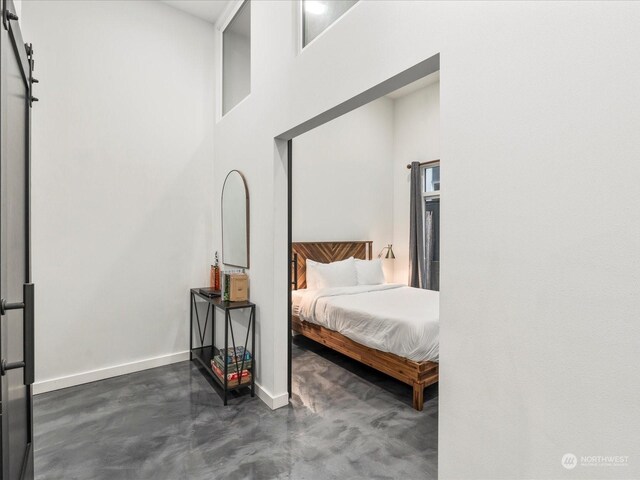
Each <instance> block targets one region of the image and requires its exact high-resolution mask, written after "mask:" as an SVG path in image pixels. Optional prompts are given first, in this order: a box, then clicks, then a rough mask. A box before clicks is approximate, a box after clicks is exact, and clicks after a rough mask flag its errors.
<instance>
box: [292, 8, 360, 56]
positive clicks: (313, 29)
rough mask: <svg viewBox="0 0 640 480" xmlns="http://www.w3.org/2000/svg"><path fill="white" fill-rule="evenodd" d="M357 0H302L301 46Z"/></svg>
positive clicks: (304, 45)
mask: <svg viewBox="0 0 640 480" xmlns="http://www.w3.org/2000/svg"><path fill="white" fill-rule="evenodd" d="M356 3H358V0H324V1H323V0H302V46H303V47H306V46H307V45H309V43H311V41H313V39H314V38H316V37H317V36H318V35H320V34H321V33H322V32H324V31H325V30H326V29H327V28H329V26H330V25H331V24H332V23H334V22H335V21H336V20H338V19H339V18H340V17H341V16H342V15H344V13H345V12H346V11H347V10H349V9H350V8H351V7H353V6H354V5H355V4H356Z"/></svg>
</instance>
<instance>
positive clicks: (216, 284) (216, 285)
mask: <svg viewBox="0 0 640 480" xmlns="http://www.w3.org/2000/svg"><path fill="white" fill-rule="evenodd" d="M213 289H214V290H218V291H220V267H217V266H214V267H213Z"/></svg>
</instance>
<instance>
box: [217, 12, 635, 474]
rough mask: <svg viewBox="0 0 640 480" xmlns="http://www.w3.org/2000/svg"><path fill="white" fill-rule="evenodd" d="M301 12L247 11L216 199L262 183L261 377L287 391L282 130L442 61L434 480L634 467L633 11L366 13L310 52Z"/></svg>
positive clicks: (351, 15)
mask: <svg viewBox="0 0 640 480" xmlns="http://www.w3.org/2000/svg"><path fill="white" fill-rule="evenodd" d="M296 11H297V10H296V5H295V4H293V3H286V2H267V1H265V2H255V3H254V4H253V5H252V17H253V18H252V26H253V31H252V38H251V44H252V80H251V81H252V89H251V95H250V96H249V97H248V98H247V99H246V100H245V101H244V102H242V103H241V104H240V105H239V106H238V107H237V108H235V109H234V110H233V111H232V112H230V113H229V114H228V115H226V116H225V117H224V118H223V119H222V120H221V121H220V122H219V123H217V124H216V126H215V142H214V146H215V164H214V172H215V173H217V175H215V177H214V182H215V188H214V191H219V190H220V188H221V178H224V175H223V174H224V173H226V171H228V170H229V169H232V168H239V169H241V170H242V171H243V173H245V174H246V176H247V179H248V182H249V188H250V195H251V201H252V211H251V239H252V243H251V255H252V257H251V262H252V269H251V272H250V273H251V282H252V283H251V289H252V290H251V292H252V297H253V299H254V300H255V301H256V302H257V303H258V306H259V307H258V323H259V329H258V334H259V337H258V338H259V342H260V351H259V354H258V361H259V362H262V363H261V365H262V367H261V371H260V373H259V382H260V384H261V386H262V387H263V388H264V390H265V391H266V392H268V393H269V394H271V395H272V396H275V397H278V398H285V397H286V393H285V392H286V338H287V322H286V318H287V308H288V305H287V303H286V289H287V283H286V282H287V280H286V278H287V268H288V262H287V252H286V250H287V249H286V218H287V215H286V213H287V209H286V198H287V197H286V149H285V148H284V143H283V142H276V141H274V138H275V137H276V136H278V135H279V134H280V133H281V132H284V131H286V130H288V129H289V128H293V127H294V126H296V125H298V124H300V123H301V122H303V121H305V120H307V119H309V118H311V117H313V116H315V115H317V114H319V113H321V112H323V111H325V110H327V109H329V108H331V107H333V106H334V105H337V104H338V103H340V102H343V101H345V100H347V99H349V98H351V97H353V96H354V95H356V94H358V93H360V92H362V91H364V90H366V89H368V88H370V87H371V86H373V85H376V84H378V83H380V82H382V81H384V80H385V79H387V78H389V77H390V76H392V75H395V74H397V73H398V72H400V71H402V70H404V69H406V68H409V67H411V66H412V65H415V64H416V63H418V62H420V61H422V60H424V59H426V58H429V57H431V56H432V55H434V54H436V53H440V54H441V77H440V78H441V97H440V101H441V147H442V148H441V152H440V153H441V158H442V162H443V163H442V178H443V180H444V181H445V182H446V189H444V190H443V194H442V202H443V203H442V225H441V228H442V251H441V261H442V265H443V268H442V272H441V278H440V285H441V306H440V307H441V350H440V351H441V357H440V358H441V363H440V367H441V377H440V378H441V381H440V422H439V425H440V442H439V453H440V455H439V457H440V458H439V470H440V476H441V478H445V479H451V478H494V479H498V478H505V479H506V478H508V479H514V478H594V477H599V478H621V477H622V478H624V477H626V478H637V477H638V476H640V455H639V454H638V452H640V437H639V436H638V435H637V432H638V431H640V417H639V415H638V410H637V399H638V397H639V396H640V382H638V374H637V371H636V370H637V369H636V365H637V364H638V362H639V361H640V349H638V342H637V339H638V338H639V336H640V323H639V322H638V321H637V319H638V316H639V315H640V297H638V295H637V285H638V282H639V280H640V278H639V276H640V274H639V273H638V272H640V251H639V250H638V248H637V242H638V240H637V239H638V236H639V234H640V213H638V209H637V208H633V206H634V205H637V204H638V202H640V190H638V188H637V184H636V183H637V182H635V181H634V179H636V178H638V177H639V176H640V163H638V162H637V161H636V160H637V158H638V157H639V156H640V143H638V141H637V132H638V130H639V129H640V117H639V116H638V113H637V112H639V111H640V97H639V96H638V95H637V85H638V84H639V83H640V65H639V64H638V62H637V48H635V46H637V45H638V44H639V42H640V30H638V28H637V25H638V24H639V23H640V4H637V3H604V2H603V3H598V2H594V3H584V4H576V3H571V2H569V3H560V2H559V3H550V2H539V3H537V2H532V3H525V2H513V3H502V2H488V3H484V2H473V3H464V4H461V3H449V2H443V3H438V2H406V3H403V2H396V1H394V2H384V1H379V2H359V3H358V4H357V5H356V6H355V7H353V8H352V9H351V10H350V11H349V12H348V13H347V14H346V15H344V16H343V17H342V18H341V20H340V21H339V22H338V23H336V24H334V25H333V26H332V28H331V29H330V31H327V32H326V33H325V34H324V35H323V36H322V38H320V39H318V41H316V42H313V44H311V45H310V46H309V47H308V48H306V49H305V50H304V51H303V52H302V53H301V54H298V53H297V51H298V49H297V47H296V43H295V42H296V39H297V33H296V29H295V25H296V17H295V15H296ZM541 179H544V181H541ZM595 192H599V193H600V192H605V194H606V195H601V196H599V197H594V193H595ZM216 210H217V209H215V210H214V211H216ZM218 216H219V215H218ZM567 452H571V453H574V454H576V455H606V454H619V455H629V456H630V458H629V466H628V467H626V468H607V467H603V468H588V467H577V468H576V469H574V470H571V471H568V470H565V469H564V468H563V467H562V466H561V464H560V459H561V457H562V455H563V454H565V453H567Z"/></svg>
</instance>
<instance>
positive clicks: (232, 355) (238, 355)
mask: <svg viewBox="0 0 640 480" xmlns="http://www.w3.org/2000/svg"><path fill="white" fill-rule="evenodd" d="M225 353H226V357H227V364H230V363H235V362H236V361H238V362H241V361H242V358H243V357H244V359H245V360H251V352H250V351H249V350H246V349H245V348H244V347H236V348H235V349H234V348H233V347H229V348H227V350H226V352H225V350H224V348H223V349H221V350H220V353H219V355H220V358H221V359H222V358H224V357H225Z"/></svg>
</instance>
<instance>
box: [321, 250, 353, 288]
mask: <svg viewBox="0 0 640 480" xmlns="http://www.w3.org/2000/svg"><path fill="white" fill-rule="evenodd" d="M313 270H315V272H314V273H315V281H316V283H315V287H316V288H317V289H320V288H335V287H355V286H356V285H357V284H358V275H357V273H356V264H355V261H354V259H353V257H351V258H348V259H346V260H341V261H339V262H332V263H317V264H316V265H314V266H313Z"/></svg>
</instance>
